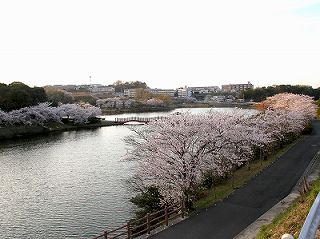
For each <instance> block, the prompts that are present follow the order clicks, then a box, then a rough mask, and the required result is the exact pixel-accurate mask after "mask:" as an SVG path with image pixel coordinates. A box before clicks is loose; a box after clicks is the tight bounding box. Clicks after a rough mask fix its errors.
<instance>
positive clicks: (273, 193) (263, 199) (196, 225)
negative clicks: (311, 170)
mask: <svg viewBox="0 0 320 239" xmlns="http://www.w3.org/2000/svg"><path fill="white" fill-rule="evenodd" d="M313 126H314V130H313V133H312V134H311V135H309V136H306V137H305V138H304V139H303V140H301V141H299V142H298V143H297V144H296V145H294V146H293V147H291V148H290V149H289V150H288V151H287V152H286V153H285V154H284V155H283V156H282V157H280V158H279V160H277V161H276V162H275V163H274V164H272V165H271V166H270V167H268V168H267V169H265V170H264V171H263V172H261V173H260V174H259V175H258V176H256V177H255V178H254V179H252V180H251V181H250V182H249V183H248V184H247V185H245V186H244V187H242V188H240V189H238V190H236V191H235V192H234V193H233V194H231V195H230V196H229V197H228V198H227V199H225V200H224V201H222V202H220V203H218V204H217V205H216V206H213V207H211V208H208V209H207V210H205V211H202V212H201V213H199V214H198V215H195V216H192V217H190V218H188V219H186V220H184V221H182V222H180V223H178V224H176V225H174V226H172V227H169V228H168V229H166V230H164V231H162V232H160V233H158V234H156V235H154V236H151V237H150V238H151V239H198V238H199V239H200V238H201V239H209V238H214V239H228V238H233V237H235V236H236V235H237V234H239V233H240V232H241V231H242V230H244V229H245V228H246V227H247V226H249V225H250V224H251V223H252V222H254V221H255V220H256V219H258V218H259V217H260V216H261V215H262V214H264V213H265V212H266V211H268V210H269V209H270V208H271V207H273V206H274V205H275V204H277V203H278V202H279V201H280V200H282V199H283V198H284V197H286V196H287V195H288V194H289V193H290V192H291V190H292V188H293V187H294V186H295V184H296V183H297V181H298V180H299V178H300V177H301V175H302V174H303V172H304V171H305V169H306V168H307V166H308V164H309V162H310V161H311V159H312V158H313V157H314V156H315V154H316V153H317V152H318V151H319V150H320V121H316V122H314V124H313Z"/></svg>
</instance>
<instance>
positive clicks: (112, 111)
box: [101, 102, 254, 115]
mask: <svg viewBox="0 0 320 239" xmlns="http://www.w3.org/2000/svg"><path fill="white" fill-rule="evenodd" d="M212 107H214V108H235V107H237V108H243V109H252V108H254V104H253V103H212V102H209V103H202V102H197V103H181V104H173V105H170V106H166V107H139V108H125V109H106V108H102V109H101V110H102V113H103V114H104V115H115V114H123V113H148V112H169V111H172V110H175V109H178V108H212Z"/></svg>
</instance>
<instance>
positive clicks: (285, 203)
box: [234, 151, 320, 239]
mask: <svg viewBox="0 0 320 239" xmlns="http://www.w3.org/2000/svg"><path fill="white" fill-rule="evenodd" d="M319 176H320V151H318V153H317V154H316V155H315V156H314V157H313V159H312V160H311V161H310V163H309V165H308V167H307V168H306V170H305V172H304V173H303V175H302V176H301V178H300V179H299V181H298V183H297V184H296V185H295V186H294V187H293V189H292V191H291V193H290V194H289V195H288V196H286V197H285V198H284V199H283V200H281V201H280V202H278V203H277V204H276V205H275V206H273V207H272V208H271V209H270V210H269V211H267V212H266V213H265V214H263V215H262V216H261V217H259V218H258V219H257V220H256V221H255V222H253V223H252V224H250V225H249V226H248V227H247V228H246V229H244V230H243V231H242V232H240V233H239V234H238V235H237V236H236V237H234V239H255V238H256V236H257V234H258V233H259V231H260V229H261V227H262V226H264V225H267V224H270V223H271V222H272V221H273V219H274V218H275V217H276V216H278V215H279V214H280V213H282V212H283V211H285V210H286V209H288V208H289V207H290V206H291V205H292V203H293V202H294V200H296V199H297V198H298V197H299V196H300V193H299V189H300V188H301V183H302V181H303V178H304V177H306V179H307V181H308V182H309V183H311V182H313V181H315V180H316V179H317V178H318V177H319Z"/></svg>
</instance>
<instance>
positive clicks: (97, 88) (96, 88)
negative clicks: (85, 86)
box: [90, 85, 115, 94]
mask: <svg viewBox="0 0 320 239" xmlns="http://www.w3.org/2000/svg"><path fill="white" fill-rule="evenodd" d="M90 91H91V92H92V93H110V94H114V93H115V88H114V87H111V86H103V85H99V86H92V87H91V88H90Z"/></svg>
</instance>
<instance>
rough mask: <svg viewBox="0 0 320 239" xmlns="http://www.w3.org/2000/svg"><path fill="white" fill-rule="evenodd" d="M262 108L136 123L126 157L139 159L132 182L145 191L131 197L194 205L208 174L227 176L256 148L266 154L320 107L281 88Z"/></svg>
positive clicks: (254, 153)
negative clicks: (198, 191)
mask: <svg viewBox="0 0 320 239" xmlns="http://www.w3.org/2000/svg"><path fill="white" fill-rule="evenodd" d="M260 109H261V110H259V111H256V112H252V111H251V113H248V111H245V110H241V109H235V110H234V111H232V112H211V113H209V114H201V115H192V114H188V113H184V114H179V115H171V116H169V117H168V118H166V119H163V120H159V121H156V122H151V123H150V124H148V125H147V126H145V127H142V128H141V127H139V128H133V129H132V130H133V132H134V133H133V134H132V135H130V136H129V137H127V138H126V140H125V141H126V143H127V145H128V146H129V152H128V154H127V155H126V158H127V159H128V160H133V161H136V162H137V174H136V175H135V177H134V178H133V179H132V183H133V185H134V187H135V189H138V190H140V192H141V193H140V194H139V195H138V196H137V197H135V198H134V199H133V200H132V202H135V203H136V204H138V205H140V206H141V202H145V201H146V200H145V199H146V197H150V196H151V197H152V200H153V202H154V203H155V205H157V206H158V207H161V206H163V205H171V204H176V203H179V204H180V203H181V202H185V203H186V205H187V206H188V205H192V198H194V197H195V196H196V192H197V189H198V188H199V187H201V185H202V184H203V182H204V181H205V180H206V179H207V178H208V176H209V177H211V178H224V177H228V175H230V174H233V172H234V170H235V169H236V168H238V167H240V166H241V165H243V164H249V163H250V161H251V160H254V159H256V156H257V152H259V151H260V152H261V153H262V155H267V154H268V153H269V152H272V151H274V150H275V149H276V148H277V147H279V145H283V144H285V143H288V141H289V142H290V141H292V140H293V139H294V138H296V137H297V136H298V135H299V134H300V133H301V132H302V131H303V130H304V129H305V127H306V125H308V124H309V123H310V121H311V120H312V119H314V117H315V113H316V109H317V106H316V104H315V103H314V100H313V99H312V98H311V97H310V96H305V95H296V94H291V93H281V94H277V95H275V96H273V97H268V98H267V100H266V101H264V102H263V103H262V104H261V107H260ZM143 195H146V197H143ZM154 195H156V197H155V196H154ZM149 204H150V203H149ZM149 204H148V205H149Z"/></svg>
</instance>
